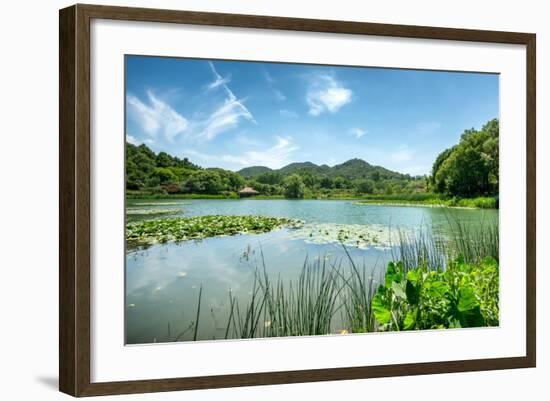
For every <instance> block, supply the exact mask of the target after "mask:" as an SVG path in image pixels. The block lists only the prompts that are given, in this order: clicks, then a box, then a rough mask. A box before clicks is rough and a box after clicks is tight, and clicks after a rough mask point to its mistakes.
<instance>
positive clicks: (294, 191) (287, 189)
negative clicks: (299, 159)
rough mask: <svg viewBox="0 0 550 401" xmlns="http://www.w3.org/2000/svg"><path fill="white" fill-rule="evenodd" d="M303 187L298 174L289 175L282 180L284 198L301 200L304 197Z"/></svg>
mask: <svg viewBox="0 0 550 401" xmlns="http://www.w3.org/2000/svg"><path fill="white" fill-rule="evenodd" d="M304 192H305V185H304V182H303V181H302V178H301V177H300V176H299V175H298V174H292V175H289V176H288V177H287V178H286V179H285V180H284V194H285V198H290V199H301V198H303V197H304Z"/></svg>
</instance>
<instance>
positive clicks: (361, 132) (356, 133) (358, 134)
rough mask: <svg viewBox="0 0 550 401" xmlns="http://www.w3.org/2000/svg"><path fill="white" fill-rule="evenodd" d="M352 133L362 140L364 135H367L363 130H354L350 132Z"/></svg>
mask: <svg viewBox="0 0 550 401" xmlns="http://www.w3.org/2000/svg"><path fill="white" fill-rule="evenodd" d="M350 133H351V134H352V135H353V136H354V137H356V138H357V139H359V138H361V137H362V136H363V135H365V134H366V133H367V131H365V130H364V129H361V128H352V129H351V130H350Z"/></svg>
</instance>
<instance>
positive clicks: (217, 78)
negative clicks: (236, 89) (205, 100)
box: [205, 62, 231, 92]
mask: <svg viewBox="0 0 550 401" xmlns="http://www.w3.org/2000/svg"><path fill="white" fill-rule="evenodd" d="M208 64H209V65H210V69H211V70H212V73H213V74H214V81H212V82H210V83H209V84H207V85H206V87H205V90H206V91H207V92H208V91H210V90H213V89H216V88H218V87H220V86H222V85H227V84H228V83H229V82H231V77H230V76H229V75H228V76H227V77H222V76H221V75H220V74H218V72H217V71H216V69H215V68H214V64H212V63H211V62H209V63H208Z"/></svg>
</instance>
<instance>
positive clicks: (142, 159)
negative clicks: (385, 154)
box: [126, 119, 499, 198]
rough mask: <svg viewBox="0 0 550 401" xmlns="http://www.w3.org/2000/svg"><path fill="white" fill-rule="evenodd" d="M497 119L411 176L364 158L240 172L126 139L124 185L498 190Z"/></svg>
mask: <svg viewBox="0 0 550 401" xmlns="http://www.w3.org/2000/svg"><path fill="white" fill-rule="evenodd" d="M498 134H499V124H498V120H497V119H494V120H491V121H489V122H488V123H487V124H485V125H484V126H483V127H482V128H481V130H479V131H477V130H475V129H469V130H466V131H464V133H463V134H462V136H461V138H460V141H459V143H458V144H457V145H455V146H453V147H451V148H449V149H445V150H444V151H443V152H441V153H440V154H439V155H438V157H437V158H436V160H435V161H434V163H433V167H432V174H431V175H430V176H410V175H407V174H401V173H397V172H394V171H390V170H387V169H384V168H382V167H379V166H372V165H370V164H369V163H367V162H365V161H363V160H360V159H351V160H348V161H347V162H345V163H342V164H340V165H337V166H334V167H329V166H326V165H323V166H317V165H315V164H313V163H310V162H305V163H292V164H290V165H288V166H285V167H283V168H282V169H279V170H271V169H269V168H267V167H262V166H255V167H248V168H245V169H243V170H241V171H240V172H233V171H229V170H225V169H222V168H202V167H200V166H198V165H196V164H194V163H192V162H191V161H189V160H188V159H187V158H183V159H180V158H178V157H175V156H171V155H169V154H167V153H166V152H159V153H155V152H153V151H152V150H151V149H150V148H149V147H148V146H146V145H145V144H142V145H139V146H136V145H133V144H130V143H126V189H127V190H130V191H141V192H144V193H149V194H154V193H161V194H197V195H201V194H203V195H224V196H236V193H237V192H238V191H239V190H241V189H242V188H243V187H245V186H250V187H252V188H254V189H255V190H256V191H258V192H259V193H260V194H261V195H266V196H285V197H287V198H304V197H320V196H321V197H322V196H334V195H343V196H353V195H359V196H363V195H400V194H427V193H434V194H438V195H441V196H445V197H465V198H468V197H476V196H496V195H498V168H499V165H498Z"/></svg>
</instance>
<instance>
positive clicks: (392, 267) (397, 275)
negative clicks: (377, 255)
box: [385, 262, 403, 289]
mask: <svg viewBox="0 0 550 401" xmlns="http://www.w3.org/2000/svg"><path fill="white" fill-rule="evenodd" d="M401 271H402V270H401V265H400V264H399V263H398V264H395V263H393V262H390V263H388V268H387V270H386V276H385V284H386V288H388V289H390V288H391V287H392V283H394V282H396V283H400V282H401V279H402V277H403V275H402V273H401Z"/></svg>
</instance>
